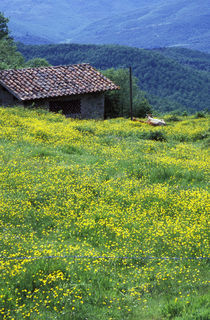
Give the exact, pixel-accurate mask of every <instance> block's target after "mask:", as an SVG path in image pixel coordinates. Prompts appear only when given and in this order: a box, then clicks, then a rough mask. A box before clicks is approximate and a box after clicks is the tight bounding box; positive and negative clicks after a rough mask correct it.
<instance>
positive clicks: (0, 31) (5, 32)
mask: <svg viewBox="0 0 210 320" xmlns="http://www.w3.org/2000/svg"><path fill="white" fill-rule="evenodd" d="M8 22H9V19H8V18H5V17H4V15H3V13H2V12H0V40H1V39H3V38H4V37H8V36H9V29H8V25H7V24H8Z"/></svg>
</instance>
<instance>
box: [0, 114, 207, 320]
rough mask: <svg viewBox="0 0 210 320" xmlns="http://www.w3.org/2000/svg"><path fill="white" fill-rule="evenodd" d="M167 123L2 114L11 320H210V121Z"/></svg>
mask: <svg viewBox="0 0 210 320" xmlns="http://www.w3.org/2000/svg"><path fill="white" fill-rule="evenodd" d="M172 120H179V121H172ZM166 122H167V124H168V125H167V126H166V127H163V128H153V127H150V126H148V125H147V124H143V123H137V122H131V121H130V120H126V119H113V120H106V121H94V120H89V121H85V120H83V121H79V120H72V119H65V118H64V117H63V116H62V115H59V114H57V115H55V114H52V113H47V112H45V111H42V110H37V111H35V110H27V109H23V108H7V109H4V108H0V319H14V320H18V319H46V320H50V319H62V320H63V319H73V320H89V319H90V320H96V319H100V320H108V319H109V320H111V319H112V320H114V319H119V320H123V319H132V320H133V319H135V320H137V319H138V320H141V319H143V320H144V319H154V320H157V319H177V320H178V319H179V320H180V319H185V320H198V319H200V320H207V319H209V317H210V314H209V305H208V301H209V300H210V295H209V294H208V279H209V260H208V259H206V258H207V257H208V253H209V252H208V204H209V203H208V196H209V194H208V179H209V176H208V173H209V154H208V142H209V129H208V126H209V118H200V119H195V117H182V118H181V117H180V118H179V119H173V118H172V117H169V116H168V117H167V118H166ZM200 258H202V259H200Z"/></svg>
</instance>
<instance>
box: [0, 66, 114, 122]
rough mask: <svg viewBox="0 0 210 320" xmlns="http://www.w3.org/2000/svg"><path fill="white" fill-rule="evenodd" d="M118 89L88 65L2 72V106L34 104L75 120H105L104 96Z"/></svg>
mask: <svg viewBox="0 0 210 320" xmlns="http://www.w3.org/2000/svg"><path fill="white" fill-rule="evenodd" d="M118 89H119V87H118V86H116V85H115V84H114V83H113V82H112V81H111V80H109V79H108V78H106V77H105V76H103V75H102V74H101V73H100V72H98V71H97V70H96V69H94V68H93V67H92V66H90V65H89V64H78V65H72V66H58V67H40V68H28V69H18V70H3V71H0V105H4V106H14V105H24V106H30V105H33V106H37V107H44V108H46V109H48V110H49V111H52V112H59V111H60V112H62V113H63V114H65V115H66V116H67V117H73V118H80V119H90V118H91V119H103V118H104V111H105V110H104V93H105V92H106V91H109V90H118Z"/></svg>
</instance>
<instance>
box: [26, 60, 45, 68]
mask: <svg viewBox="0 0 210 320" xmlns="http://www.w3.org/2000/svg"><path fill="white" fill-rule="evenodd" d="M25 66H26V67H27V68H38V67H49V66H50V64H49V62H48V61H47V60H46V59H44V58H34V59H31V60H28V61H27V62H26V64H25Z"/></svg>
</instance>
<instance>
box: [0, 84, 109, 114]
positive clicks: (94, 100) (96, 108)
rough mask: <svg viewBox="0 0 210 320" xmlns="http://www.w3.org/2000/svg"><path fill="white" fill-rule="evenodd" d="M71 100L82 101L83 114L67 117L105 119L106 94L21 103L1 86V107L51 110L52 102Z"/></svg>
mask: <svg viewBox="0 0 210 320" xmlns="http://www.w3.org/2000/svg"><path fill="white" fill-rule="evenodd" d="M70 100H80V102H81V104H80V105H81V112H80V113H74V114H66V116H67V117H72V118H79V119H104V94H103V93H93V94H83V95H76V96H66V97H57V98H51V99H50V98H48V99H36V100H31V101H24V102H23V101H19V100H18V99H17V98H15V97H14V96H13V95H12V94H11V93H10V92H9V91H7V90H6V89H4V88H3V87H2V86H1V85H0V105H5V106H9V105H24V106H26V107H27V106H31V105H33V106H34V107H38V108H40V107H41V108H43V107H44V108H45V109H48V110H49V109H50V102H51V101H70Z"/></svg>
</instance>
